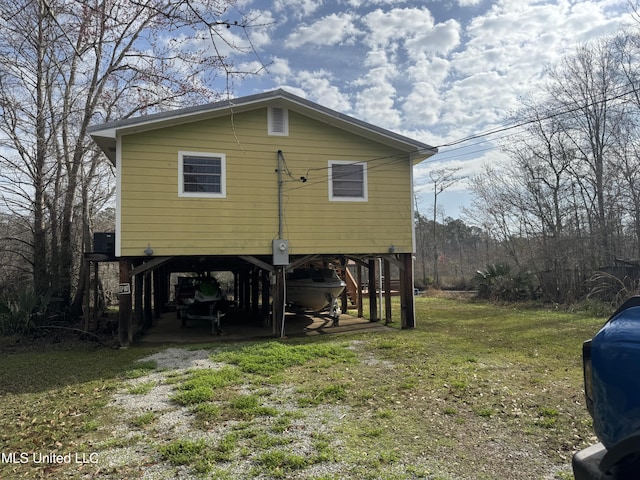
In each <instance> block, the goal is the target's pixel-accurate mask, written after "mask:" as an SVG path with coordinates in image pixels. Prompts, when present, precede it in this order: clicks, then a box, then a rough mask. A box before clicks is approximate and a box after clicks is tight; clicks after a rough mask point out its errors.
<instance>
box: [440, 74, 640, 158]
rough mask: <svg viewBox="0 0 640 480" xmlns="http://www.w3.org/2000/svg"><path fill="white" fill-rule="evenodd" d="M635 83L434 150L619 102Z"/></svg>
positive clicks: (634, 90) (629, 92)
mask: <svg viewBox="0 0 640 480" xmlns="http://www.w3.org/2000/svg"><path fill="white" fill-rule="evenodd" d="M634 83H635V82H629V83H628V84H626V85H623V86H620V88H621V89H622V88H626V87H632V88H631V89H630V90H625V91H623V92H622V93H619V94H617V95H614V96H612V97H605V98H603V99H601V100H597V101H594V102H591V103H587V104H584V105H576V106H574V107H571V108H567V109H565V110H560V111H557V112H554V113H550V114H548V115H545V116H542V117H536V118H531V119H528V120H523V121H522V122H519V123H516V124H514V125H505V126H503V127H499V128H495V129H493V130H487V131H485V132H481V133H477V134H474V135H469V136H468V137H464V138H461V139H459V140H454V141H453V142H449V143H443V144H441V145H436V147H435V148H443V147H453V146H455V145H460V144H461V143H465V142H468V141H470V140H476V139H479V138H483V137H487V136H491V135H496V134H498V133H502V132H507V131H509V130H514V129H516V128H521V127H525V126H527V125H531V124H532V123H537V122H542V121H544V120H551V119H552V118H556V117H559V116H562V115H566V114H568V113H573V112H577V111H580V110H583V109H585V108H591V107H595V106H596V105H599V104H602V103H605V102H609V101H613V100H619V99H621V98H624V97H626V96H627V95H629V94H631V93H634V92H636V91H637V87H636V86H634Z"/></svg>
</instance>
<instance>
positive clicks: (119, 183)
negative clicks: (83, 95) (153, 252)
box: [115, 135, 122, 257]
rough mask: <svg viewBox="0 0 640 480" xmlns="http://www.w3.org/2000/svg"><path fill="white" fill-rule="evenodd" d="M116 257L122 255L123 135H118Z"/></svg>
mask: <svg viewBox="0 0 640 480" xmlns="http://www.w3.org/2000/svg"><path fill="white" fill-rule="evenodd" d="M115 243H116V245H115V247H116V248H115V255H116V257H120V256H122V137H121V136H120V135H118V136H117V137H116V242H115Z"/></svg>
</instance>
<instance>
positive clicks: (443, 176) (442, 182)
mask: <svg viewBox="0 0 640 480" xmlns="http://www.w3.org/2000/svg"><path fill="white" fill-rule="evenodd" d="M460 170H461V168H460V167H444V168H438V169H434V170H431V171H430V172H429V178H430V179H431V182H432V183H433V245H432V248H433V282H434V284H435V286H436V287H439V286H440V278H439V274H438V261H439V258H438V257H439V253H438V229H437V220H438V219H437V213H438V196H439V195H440V194H441V193H442V192H444V191H445V190H446V189H447V188H449V187H452V186H453V185H455V184H456V183H458V182H459V181H460V180H462V179H463V177H462V176H459V175H457V173H458V172H459V171H460Z"/></svg>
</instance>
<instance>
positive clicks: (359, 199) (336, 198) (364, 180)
mask: <svg viewBox="0 0 640 480" xmlns="http://www.w3.org/2000/svg"><path fill="white" fill-rule="evenodd" d="M334 165H359V166H361V167H362V196H361V197H345V196H342V195H334V194H333V166H334ZM328 170H329V200H330V201H332V202H368V201H369V187H368V181H367V162H349V161H347V160H329V169H328Z"/></svg>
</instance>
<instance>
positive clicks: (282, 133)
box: [267, 106, 289, 137]
mask: <svg viewBox="0 0 640 480" xmlns="http://www.w3.org/2000/svg"><path fill="white" fill-rule="evenodd" d="M276 108H277V109H279V110H282V128H281V129H280V130H275V129H274V128H273V127H274V122H273V111H274V110H275V109H276ZM267 117H268V118H267V133H268V134H269V135H273V136H278V137H288V136H289V110H288V109H286V108H285V107H280V106H274V107H269V109H268V114H267Z"/></svg>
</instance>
